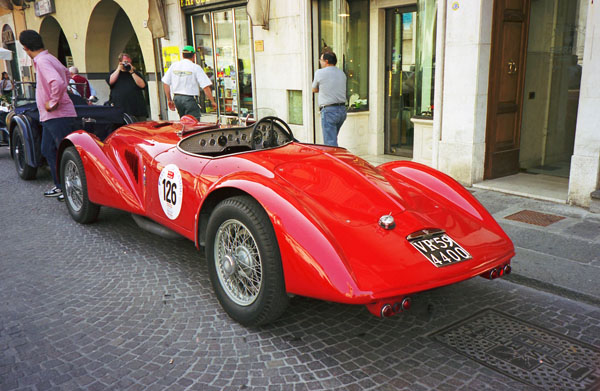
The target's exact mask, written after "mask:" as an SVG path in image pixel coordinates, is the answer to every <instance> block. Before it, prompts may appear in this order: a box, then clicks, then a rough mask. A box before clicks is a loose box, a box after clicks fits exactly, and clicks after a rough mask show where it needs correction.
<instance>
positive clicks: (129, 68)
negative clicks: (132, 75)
mask: <svg viewBox="0 0 600 391" xmlns="http://www.w3.org/2000/svg"><path fill="white" fill-rule="evenodd" d="M123 69H125V71H127V72H129V71H131V64H129V63H128V62H124V63H123Z"/></svg>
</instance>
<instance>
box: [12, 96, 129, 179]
mask: <svg viewBox="0 0 600 391" xmlns="http://www.w3.org/2000/svg"><path fill="white" fill-rule="evenodd" d="M71 99H72V100H73V103H74V104H75V111H76V112H77V120H76V129H83V130H85V131H87V132H90V133H93V134H94V135H96V136H97V137H98V138H99V139H100V140H104V139H105V138H106V137H107V136H108V135H109V134H110V133H112V132H113V131H114V130H116V129H117V128H119V127H120V126H122V125H125V124H128V123H132V122H133V119H132V118H131V117H130V116H129V115H128V114H126V113H124V112H123V110H122V109H120V108H117V107H112V106H100V105H89V104H87V102H86V101H85V100H84V99H82V98H80V97H78V96H76V95H72V96H71ZM13 106H14V108H13V109H12V110H11V111H10V112H9V113H8V114H7V115H6V119H5V124H4V127H3V129H2V132H3V133H4V135H3V136H4V137H3V138H4V139H5V140H7V141H8V142H9V146H10V155H11V157H12V158H13V159H14V161H15V167H16V169H17V174H18V175H19V176H20V177H21V178H22V179H25V180H30V179H34V178H35V176H36V174H37V170H38V168H39V167H42V166H44V165H45V164H46V159H45V158H44V157H43V156H42V152H41V145H42V126H41V124H40V121H39V118H40V117H39V112H38V109H37V106H36V104H35V100H32V99H31V98H30V99H26V98H17V99H13ZM74 130H75V129H74Z"/></svg>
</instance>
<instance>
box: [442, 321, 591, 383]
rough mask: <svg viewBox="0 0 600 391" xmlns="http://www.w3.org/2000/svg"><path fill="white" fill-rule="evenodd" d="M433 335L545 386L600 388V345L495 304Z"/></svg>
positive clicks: (495, 366)
mask: <svg viewBox="0 0 600 391" xmlns="http://www.w3.org/2000/svg"><path fill="white" fill-rule="evenodd" d="M431 336H432V337H433V338H434V339H436V340H437V341H439V342H441V343H442V344H444V345H446V346H447V347H449V348H450V349H452V350H454V351H456V352H458V353H460V354H463V355H465V356H467V357H468V358H470V359H472V360H475V361H477V362H479V363H480V364H482V365H485V366H486V367H488V368H491V369H493V370H495V371H498V372H500V373H503V374H505V375H506V376H509V377H511V378H513V379H515V380H517V381H520V382H523V383H525V384H528V385H531V386H534V387H539V388H540V389H542V390H572V391H587V390H589V391H591V390H598V389H599V388H598V387H600V349H597V348H595V347H593V346H590V345H587V344H585V343H583V342H579V341H577V340H574V339H571V338H569V337H566V336H564V335H560V334H556V333H554V332H552V331H550V330H546V329H543V328H541V327H537V326H534V325H532V324H529V323H527V322H524V321H522V320H519V319H516V318H513V317H512V316H510V315H506V314H503V313H501V312H498V311H496V310H493V309H486V310H483V311H481V312H479V313H476V314H475V315H473V316H471V317H469V318H467V319H465V320H462V321H460V322H457V323H455V324H453V325H450V326H448V327H446V328H444V329H442V330H439V331H436V332H435V333H433V334H432V335H431Z"/></svg>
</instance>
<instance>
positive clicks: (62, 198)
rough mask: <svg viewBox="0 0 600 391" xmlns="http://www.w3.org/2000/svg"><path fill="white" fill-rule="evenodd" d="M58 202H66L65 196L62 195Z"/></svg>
mask: <svg viewBox="0 0 600 391" xmlns="http://www.w3.org/2000/svg"><path fill="white" fill-rule="evenodd" d="M56 199H57V200H59V201H60V202H65V195H64V194H61V195H59V196H58V197H56Z"/></svg>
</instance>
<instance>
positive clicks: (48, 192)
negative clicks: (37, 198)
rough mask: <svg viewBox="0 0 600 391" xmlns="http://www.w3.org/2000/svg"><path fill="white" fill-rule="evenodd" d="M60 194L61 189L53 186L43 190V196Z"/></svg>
mask: <svg viewBox="0 0 600 391" xmlns="http://www.w3.org/2000/svg"><path fill="white" fill-rule="evenodd" d="M61 194H62V190H61V189H59V188H58V187H56V186H54V187H53V188H52V189H50V190H48V191H46V192H44V197H58V196H59V195H61Z"/></svg>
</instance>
